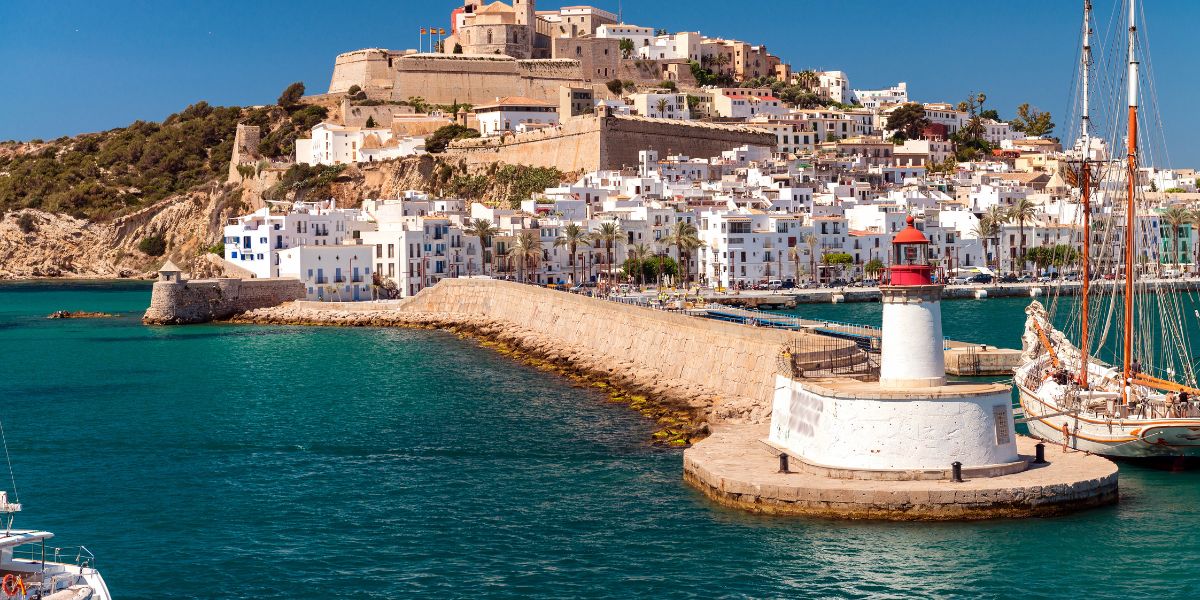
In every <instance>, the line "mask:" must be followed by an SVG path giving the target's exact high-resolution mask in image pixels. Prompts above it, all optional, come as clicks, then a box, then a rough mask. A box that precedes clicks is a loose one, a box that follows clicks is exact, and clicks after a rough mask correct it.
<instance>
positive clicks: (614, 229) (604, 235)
mask: <svg viewBox="0 0 1200 600" xmlns="http://www.w3.org/2000/svg"><path fill="white" fill-rule="evenodd" d="M591 239H593V240H595V241H597V242H600V243H601V244H604V258H605V266H606V267H607V269H608V278H609V280H610V281H611V280H612V262H613V246H615V245H616V244H619V243H621V242H624V241H625V232H623V231H621V226H620V225H619V224H617V223H615V222H612V221H609V222H607V223H601V224H600V227H598V228H597V229H596V231H594V232H592V234H591Z"/></svg>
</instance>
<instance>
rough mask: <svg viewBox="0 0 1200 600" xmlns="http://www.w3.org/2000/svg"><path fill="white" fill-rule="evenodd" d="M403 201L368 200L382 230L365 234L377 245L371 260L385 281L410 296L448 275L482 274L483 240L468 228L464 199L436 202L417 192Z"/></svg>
mask: <svg viewBox="0 0 1200 600" xmlns="http://www.w3.org/2000/svg"><path fill="white" fill-rule="evenodd" d="M406 196H407V197H406V198H402V199H399V200H367V201H364V202H363V206H364V210H367V211H368V212H370V213H371V215H372V216H373V217H374V218H375V219H376V220H377V222H378V230H377V231H369V232H363V234H362V239H363V242H364V243H366V244H370V245H371V246H372V247H373V249H374V256H373V257H371V261H372V263H373V264H374V267H375V271H374V272H375V273H377V274H378V275H379V277H380V278H381V279H386V280H390V281H392V282H393V283H395V285H396V289H397V290H398V291H399V293H400V297H402V298H406V297H409V296H412V295H413V294H416V293H417V292H419V291H421V290H422V289H424V288H427V287H429V286H431V285H434V284H436V283H437V282H438V281H440V280H442V279H444V278H447V277H465V276H469V275H481V274H483V272H484V269H485V264H484V252H483V248H482V246H481V245H480V243H479V238H478V237H476V236H472V235H467V234H466V233H465V232H464V231H463V229H464V225H465V222H466V219H467V216H466V214H465V210H464V207H463V202H462V201H461V200H431V199H429V198H427V197H423V196H422V195H419V194H417V193H411V194H406Z"/></svg>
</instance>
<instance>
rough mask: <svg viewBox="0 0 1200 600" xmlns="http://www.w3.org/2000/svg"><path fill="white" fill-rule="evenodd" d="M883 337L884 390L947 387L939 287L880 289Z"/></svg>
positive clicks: (892, 286) (881, 357)
mask: <svg viewBox="0 0 1200 600" xmlns="http://www.w3.org/2000/svg"><path fill="white" fill-rule="evenodd" d="M879 291H880V292H881V293H882V297H881V301H882V302H883V335H882V339H881V340H880V358H879V360H880V366H879V380H880V383H881V384H882V385H883V386H884V387H889V388H911V387H936V386H940V385H943V384H945V383H946V355H945V339H943V338H942V307H941V299H942V286H940V285H906V286H899V285H891V286H881V287H880V288H879Z"/></svg>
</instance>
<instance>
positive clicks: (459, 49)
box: [450, 42, 463, 54]
mask: <svg viewBox="0 0 1200 600" xmlns="http://www.w3.org/2000/svg"><path fill="white" fill-rule="evenodd" d="M450 52H451V53H453V54H462V53H463V48H462V44H460V43H458V42H454V49H453V50H451V51H450Z"/></svg>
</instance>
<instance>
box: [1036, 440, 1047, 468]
mask: <svg viewBox="0 0 1200 600" xmlns="http://www.w3.org/2000/svg"><path fill="white" fill-rule="evenodd" d="M1034 448H1035V449H1036V452H1035V453H1034V455H1033V464H1035V465H1041V464H1045V462H1046V445H1045V444H1043V443H1041V442H1038V445H1037V446H1034Z"/></svg>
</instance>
